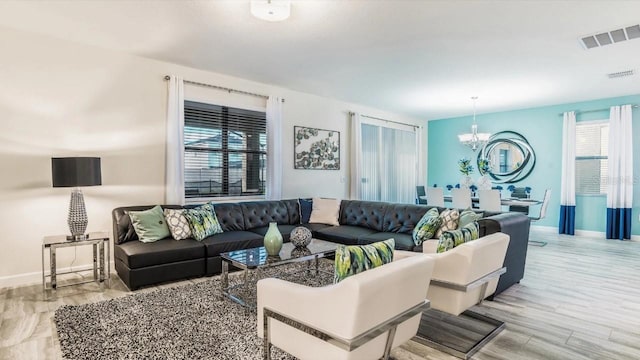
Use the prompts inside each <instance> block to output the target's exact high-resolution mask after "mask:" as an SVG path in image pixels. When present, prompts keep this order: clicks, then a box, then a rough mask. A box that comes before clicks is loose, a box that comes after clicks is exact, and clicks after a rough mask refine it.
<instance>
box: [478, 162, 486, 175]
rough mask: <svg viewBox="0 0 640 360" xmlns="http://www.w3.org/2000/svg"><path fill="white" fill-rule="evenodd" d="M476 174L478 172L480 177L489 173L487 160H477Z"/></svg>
mask: <svg viewBox="0 0 640 360" xmlns="http://www.w3.org/2000/svg"><path fill="white" fill-rule="evenodd" d="M478 172H480V175H484V174H486V173H488V172H489V160H487V159H480V160H478Z"/></svg>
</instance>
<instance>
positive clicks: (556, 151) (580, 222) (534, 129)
mask: <svg viewBox="0 0 640 360" xmlns="http://www.w3.org/2000/svg"><path fill="white" fill-rule="evenodd" d="M624 104H640V95H632V96H623V97H616V98H609V99H600V100H593V101H585V102H579V103H571V104H562V105H553V106H545V107H539V108H532V109H523V110H514V111H505V112H499V113H491V114H482V115H476V121H477V123H478V131H479V132H490V133H496V132H500V131H505V130H512V131H515V132H518V133H520V134H522V135H523V136H524V137H526V138H527V140H528V141H529V143H530V144H531V146H532V147H533V149H534V151H535V153H536V159H537V162H536V167H535V169H534V170H533V172H532V173H531V175H529V177H527V178H526V179H524V180H523V181H521V182H519V183H516V184H514V185H516V186H530V187H531V188H532V189H533V190H532V193H531V197H532V198H536V199H542V196H543V194H544V190H545V189H547V188H550V189H551V202H550V203H549V208H548V211H547V217H546V218H545V219H544V220H542V221H540V222H538V223H537V224H536V225H540V226H553V227H556V228H557V227H558V221H559V210H560V177H561V170H562V169H561V167H562V160H561V157H562V116H560V115H558V114H561V113H563V112H565V111H572V110H575V111H578V112H580V111H590V110H598V109H607V110H604V111H597V112H592V113H587V114H579V113H578V114H577V116H576V120H577V121H578V122H580V121H588V120H603V119H608V118H609V110H608V109H609V107H611V106H615V105H624ZM472 119H473V117H472V116H465V117H458V118H449V119H439V120H431V121H429V122H428V124H427V126H428V129H429V132H428V134H429V141H428V149H429V150H428V151H429V152H428V155H429V156H428V159H427V169H428V173H427V174H428V180H427V185H428V186H433V184H438V186H442V187H444V186H446V185H447V184H452V185H455V184H457V183H459V182H460V178H461V177H462V175H461V174H460V172H459V171H458V160H459V159H460V158H462V157H467V158H471V159H472V160H473V164H474V167H475V168H476V169H475V172H474V173H473V174H472V177H473V178H474V179H476V178H478V177H479V176H480V174H479V173H478V171H477V165H476V163H475V161H476V156H477V153H475V152H473V151H471V149H469V148H468V147H466V146H464V145H462V144H460V143H459V142H458V137H457V135H458V134H461V133H467V132H469V131H470V130H471V123H472ZM633 139H634V144H633V149H634V151H633V152H634V154H640V111H639V109H638V108H634V109H633ZM610 141H614V139H610ZM633 169H634V195H633V203H634V206H633V226H632V228H631V232H632V234H634V235H639V234H640V220H638V215H640V185H639V184H638V175H637V174H638V173H640V155H636V156H635V158H634V160H633ZM502 186H503V187H504V188H505V189H506V187H507V186H508V184H502ZM503 191H505V190H503ZM445 192H446V190H445ZM606 207H607V206H606V197H605V196H577V197H576V230H590V231H601V232H604V231H605V227H606ZM539 209H540V207H539V206H536V207H532V210H531V212H532V213H533V214H534V215H537V214H538V211H539Z"/></svg>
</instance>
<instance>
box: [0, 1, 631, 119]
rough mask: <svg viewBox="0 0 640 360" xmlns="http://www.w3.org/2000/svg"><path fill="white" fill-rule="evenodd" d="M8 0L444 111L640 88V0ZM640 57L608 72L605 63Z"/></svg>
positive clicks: (46, 25)
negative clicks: (636, 28)
mask: <svg viewBox="0 0 640 360" xmlns="http://www.w3.org/2000/svg"><path fill="white" fill-rule="evenodd" d="M291 13H292V14H291V17H290V18H289V19H288V20H286V21H284V22H278V23H270V22H265V21H262V20H259V19H256V18H254V17H252V16H251V15H250V12H249V1H248V0H229V1H225V0H220V1H182V0H177V1H172V0H165V1H124V0H123V1H101V0H93V1H88V0H87V1H48V2H44V1H10V0H5V1H0V26H4V27H8V28H14V29H19V30H25V31H29V32H36V33H42V34H46V35H49V36H54V37H58V38H63V39H67V40H71V41H76V42H81V43H86V44H91V45H95V46H100V47H104V48H110V49H117V50H122V51H125V52H129V53H133V54H137V55H141V56H144V57H149V58H153V59H158V60H163V61H168V62H173V63H178V64H182V65H186V66H190V67H195V68H199V69H205V70H210V71H214V72H219V73H224V74H229V75H234V76H238V77H242V78H246V79H250V80H255V81H259V82H264V83H269V84H274V85H279V86H283V87H286V88H290V89H294V90H298V91H303V92H308V93H312V94H317V95H321V96H326V97H331V98H336V99H341V100H345V101H349V102H355V103H360V104H364V105H369V106H371V107H375V108H379V109H384V110H388V111H393V112H398V113H402V114H407V115H410V116H415V117H418V118H423V119H437V118H445V117H453V116H459V115H468V114H469V113H471V111H472V102H471V100H470V97H471V96H478V97H479V99H478V112H479V113H487V112H495V111H505V110H513V109H522V108H528V107H537V106H543V105H552V104H561V103H568V102H575V101H583V100H591V99H600V98H606V97H613V96H621V95H631V94H640V75H639V74H638V70H640V39H634V40H629V41H626V42H622V43H618V44H613V45H609V46H605V47H602V48H596V49H591V50H584V49H583V48H582V47H581V45H580V44H579V42H578V38H579V37H580V36H581V35H589V34H593V33H596V32H602V31H608V30H615V29H618V28H620V27H624V26H630V25H635V24H638V23H639V22H640V16H639V15H638V14H640V1H509V2H508V1H455V0H449V1H418V0H415V1H381V0H380V1H375V0H370V1H350V0H341V1H337V0H336V1H329V0H326V1H325V0H315V1H311V0H308V1H303V0H298V1H296V0H293V2H292V10H291ZM627 69H634V70H636V75H634V76H630V77H626V78H619V79H608V78H607V76H606V74H607V73H612V72H617V71H623V70H627Z"/></svg>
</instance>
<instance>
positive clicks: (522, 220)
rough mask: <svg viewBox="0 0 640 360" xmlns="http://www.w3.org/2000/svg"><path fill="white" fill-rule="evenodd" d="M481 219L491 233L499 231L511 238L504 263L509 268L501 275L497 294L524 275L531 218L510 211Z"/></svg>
mask: <svg viewBox="0 0 640 360" xmlns="http://www.w3.org/2000/svg"><path fill="white" fill-rule="evenodd" d="M480 221H482V222H484V223H485V225H486V228H487V231H492V232H491V233H493V232H498V231H499V232H502V233H505V234H507V235H509V238H510V241H509V247H508V248H507V255H506V256H505V259H504V264H503V266H504V267H506V268H507V273H506V274H504V275H502V276H501V277H500V281H499V282H498V287H497V289H496V292H495V295H497V294H499V293H500V292H502V291H504V290H506V289H507V288H508V287H510V286H511V285H513V284H515V283H517V282H519V281H520V280H521V279H522V278H523V277H524V268H525V263H526V259H527V246H528V243H529V227H530V219H529V217H528V216H526V215H524V214H522V213H517V212H509V213H502V214H498V215H493V216H489V217H486V218H483V219H481V220H480ZM496 229H497V230H496ZM494 230H495V231H494ZM491 233H487V234H485V235H489V234H491Z"/></svg>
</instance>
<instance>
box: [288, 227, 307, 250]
mask: <svg viewBox="0 0 640 360" xmlns="http://www.w3.org/2000/svg"><path fill="white" fill-rule="evenodd" d="M290 239H291V243H292V244H293V246H295V247H305V246H307V245H309V243H311V230H309V229H307V228H306V227H303V226H298V227H297V228H295V229H293V230H291V236H290Z"/></svg>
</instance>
